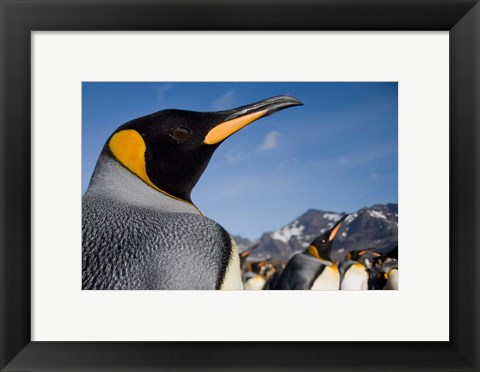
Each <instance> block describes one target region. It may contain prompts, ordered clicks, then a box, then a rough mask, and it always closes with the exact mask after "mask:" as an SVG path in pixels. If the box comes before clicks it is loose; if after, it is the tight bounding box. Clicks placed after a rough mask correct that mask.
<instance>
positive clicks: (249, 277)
mask: <svg viewBox="0 0 480 372" xmlns="http://www.w3.org/2000/svg"><path fill="white" fill-rule="evenodd" d="M265 283H266V280H265V278H264V277H263V276H262V275H260V274H255V273H253V272H248V273H247V274H246V276H245V282H244V284H243V289H245V290H247V291H260V290H262V289H263V287H264V286H265Z"/></svg>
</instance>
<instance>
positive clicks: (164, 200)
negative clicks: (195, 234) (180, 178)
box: [85, 153, 202, 215]
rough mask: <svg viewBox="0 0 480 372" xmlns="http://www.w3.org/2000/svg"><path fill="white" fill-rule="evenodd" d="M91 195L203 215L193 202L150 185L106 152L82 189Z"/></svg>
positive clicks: (86, 195) (148, 206) (172, 211)
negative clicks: (86, 185) (85, 186)
mask: <svg viewBox="0 0 480 372" xmlns="http://www.w3.org/2000/svg"><path fill="white" fill-rule="evenodd" d="M90 196H91V197H95V196H99V197H104V198H108V199H111V200H115V201H118V202H121V203H125V204H129V205H132V206H135V207H142V208H148V209H155V210H160V211H162V212H169V213H192V214H200V215H202V213H201V212H200V211H199V210H198V208H197V207H196V206H195V205H193V204H191V203H189V202H186V201H183V200H179V199H176V198H174V197H172V196H169V195H167V194H163V193H162V192H160V191H157V190H155V189H153V188H152V187H150V186H149V185H147V184H146V183H145V182H143V181H142V180H141V179H140V178H138V177H137V176H136V175H134V174H133V173H132V172H130V171H129V170H128V169H126V168H125V167H124V166H123V165H121V164H120V163H119V162H118V161H117V160H115V159H114V158H113V157H112V156H111V155H110V154H108V153H102V154H101V155H100V157H99V159H98V162H97V165H96V166H95V171H94V172H93V176H92V179H91V180H90V184H89V186H88V189H87V191H86V193H85V197H90Z"/></svg>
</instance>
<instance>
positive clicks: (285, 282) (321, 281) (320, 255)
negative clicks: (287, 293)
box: [272, 215, 347, 290]
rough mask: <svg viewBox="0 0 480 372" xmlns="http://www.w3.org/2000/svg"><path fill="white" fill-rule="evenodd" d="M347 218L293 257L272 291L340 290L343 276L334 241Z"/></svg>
mask: <svg viewBox="0 0 480 372" xmlns="http://www.w3.org/2000/svg"><path fill="white" fill-rule="evenodd" d="M345 218H347V215H345V216H343V217H342V218H341V219H340V220H339V221H338V222H337V223H336V224H335V225H334V226H333V227H332V228H331V229H330V230H328V231H326V232H325V233H323V234H322V235H320V236H318V237H317V238H316V239H315V240H314V241H313V242H312V243H311V244H310V246H309V247H308V248H307V249H306V250H305V251H303V252H301V253H297V254H295V255H294V256H292V258H291V259H290V260H289V261H288V263H287V266H286V267H285V269H284V270H283V272H282V274H281V275H280V277H279V278H278V280H277V283H276V285H275V287H274V288H272V289H280V290H286V289H299V290H338V289H340V273H339V271H338V268H337V265H336V264H335V263H334V262H333V260H332V257H331V254H332V247H333V240H334V239H335V236H336V235H337V233H338V230H339V229H340V226H341V225H342V223H343V221H345Z"/></svg>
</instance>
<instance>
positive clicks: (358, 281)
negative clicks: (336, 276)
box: [339, 260, 369, 291]
mask: <svg viewBox="0 0 480 372" xmlns="http://www.w3.org/2000/svg"><path fill="white" fill-rule="evenodd" d="M339 271H340V289H341V290H344V291H365V290H368V278H369V275H368V270H367V268H366V267H365V265H363V264H362V263H360V262H358V261H352V260H347V261H343V262H342V263H341V264H340V265H339Z"/></svg>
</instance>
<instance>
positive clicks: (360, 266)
mask: <svg viewBox="0 0 480 372" xmlns="http://www.w3.org/2000/svg"><path fill="white" fill-rule="evenodd" d="M346 218H347V215H345V216H343V217H342V218H341V219H340V220H339V221H338V222H337V223H336V224H335V225H334V226H333V227H332V228H330V229H329V230H328V231H326V232H325V233H323V234H321V235H319V236H318V237H317V238H315V239H314V240H313V241H312V242H311V243H310V245H309V246H308V248H307V249H305V250H304V251H302V252H299V253H297V254H294V255H293V256H292V257H291V258H290V260H288V262H287V263H286V265H285V264H283V263H277V264H274V263H273V262H272V260H271V257H269V258H267V259H263V260H253V261H250V262H248V261H247V260H248V258H249V255H250V254H251V253H252V252H253V251H254V250H255V249H256V248H258V244H256V245H254V246H253V247H251V248H249V249H246V250H245V251H243V252H242V253H240V260H241V265H242V279H243V282H244V289H246V290H262V289H263V290H266V289H268V290H289V289H294V290H339V289H341V290H347V291H359V290H368V289H390V290H396V289H398V247H396V248H394V249H392V250H391V251H389V252H386V253H384V254H380V253H378V252H376V251H375V250H374V249H363V250H354V251H351V252H349V253H347V255H346V256H345V257H344V259H343V260H341V261H340V262H335V261H334V260H333V259H332V249H333V242H334V239H335V236H336V235H337V233H338V231H339V229H340V226H341V225H342V223H343V222H344V221H345V219H346Z"/></svg>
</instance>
